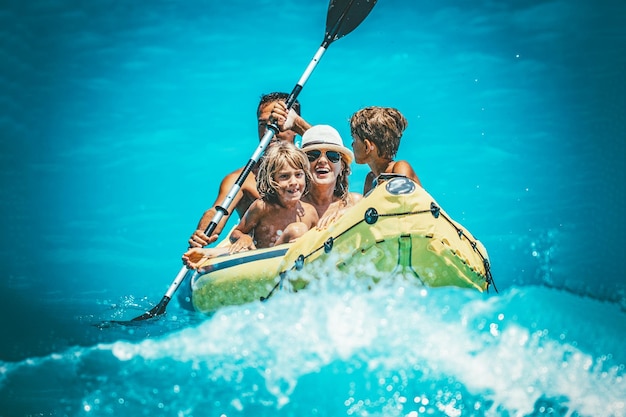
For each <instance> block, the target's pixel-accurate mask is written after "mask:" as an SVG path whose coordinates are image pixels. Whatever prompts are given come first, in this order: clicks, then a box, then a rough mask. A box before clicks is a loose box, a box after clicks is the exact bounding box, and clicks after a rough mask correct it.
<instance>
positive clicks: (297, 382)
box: [0, 271, 626, 417]
mask: <svg viewBox="0 0 626 417" xmlns="http://www.w3.org/2000/svg"><path fill="white" fill-rule="evenodd" d="M318 272H319V271H318ZM318 276H319V275H318ZM564 305H570V308H569V309H567V310H564V309H563V306H564ZM571 305H576V306H577V308H571ZM607 316H610V317H612V318H613V319H612V320H611V321H610V322H607V320H606V319H605V318H606V317H607ZM611 330H612V331H611ZM625 330H626V318H625V317H624V314H623V313H622V312H621V311H620V308H619V306H617V305H614V304H608V303H602V302H598V301H596V300H592V299H586V298H581V297H577V296H575V295H572V294H570V293H567V292H562V291H559V290H554V289H547V288H543V287H523V288H511V289H509V290H508V291H506V292H505V293H502V294H500V295H494V294H491V295H489V294H479V293H476V292H473V291H468V290H460V289H456V288H441V289H432V288H428V289H426V288H420V287H416V286H414V285H412V284H409V283H408V282H407V281H406V280H404V279H402V278H401V277H399V278H398V279H395V280H391V281H387V282H385V283H384V284H378V285H375V286H372V285H371V282H365V280H363V279H362V278H360V279H357V278H356V277H354V276H351V277H346V276H339V275H338V274H336V273H333V272H328V275H327V278H324V279H320V280H317V281H314V282H313V283H312V284H311V286H310V288H308V289H307V291H301V292H299V293H295V294H293V293H287V292H280V293H278V294H276V295H275V296H273V297H272V299H271V300H270V301H269V302H266V303H260V302H259V303H253V304H249V305H246V306H235V307H228V308H224V309H222V310H220V311H218V313H216V314H215V315H214V316H213V317H211V318H208V319H206V320H204V321H202V322H200V323H198V324H196V325H193V326H191V327H187V328H185V329H183V330H177V331H174V332H172V333H170V334H167V335H166V336H162V337H158V338H147V339H145V340H142V341H140V342H129V341H125V340H119V341H116V342H114V343H108V344H99V345H96V346H93V347H88V348H81V347H75V348H72V349H70V350H68V351H65V352H63V353H58V354H53V355H49V356H47V357H43V358H31V359H28V360H26V361H22V362H19V363H4V364H2V368H1V378H2V379H1V382H0V383H1V384H2V385H1V388H0V396H1V397H0V398H1V399H2V403H4V405H3V409H11V410H14V411H17V412H21V413H23V414H27V413H34V412H49V411H51V410H56V411H59V410H62V411H63V412H64V413H68V414H72V415H89V414H94V413H95V414H101V413H112V414H115V415H128V416H131V415H132V416H137V415H149V414H152V415H154V414H157V415H158V414H167V415H180V416H193V415H196V416H197V415H210V416H213V415H215V416H221V415H227V416H235V415H242V416H243V415H258V416H264V415H268V416H269V415H273V416H275V415H355V416H372V415H380V416H383V415H384V416H410V417H417V416H419V415H441V416H460V415H463V416H465V415H472V416H490V415H519V416H522V415H523V416H530V415H533V416H534V415H563V416H570V415H579V416H587V415H588V416H592V415H593V416H623V415H625V413H626V405H625V402H624V398H626V382H625V381H624V364H625V363H626V353H625V349H624V345H623V342H622V341H621V340H619V337H618V336H615V335H620V334H624V331H625ZM14 392H21V393H23V396H22V397H21V398H12V399H11V400H9V399H8V398H9V394H10V393H14ZM6 407H9V408H6Z"/></svg>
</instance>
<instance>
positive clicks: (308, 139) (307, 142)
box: [301, 125, 354, 165]
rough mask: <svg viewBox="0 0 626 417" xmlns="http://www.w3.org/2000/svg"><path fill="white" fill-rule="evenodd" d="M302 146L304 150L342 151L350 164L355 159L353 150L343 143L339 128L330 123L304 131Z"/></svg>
mask: <svg viewBox="0 0 626 417" xmlns="http://www.w3.org/2000/svg"><path fill="white" fill-rule="evenodd" d="M301 148H302V150H303V151H304V152H306V151H310V150H312V149H326V150H329V151H337V152H339V153H341V155H342V156H343V159H344V160H345V161H346V163H347V164H348V165H349V164H350V163H351V162H352V160H353V159H354V154H353V153H352V151H351V150H350V149H348V148H346V147H345V146H344V145H343V140H342V139H341V135H339V132H337V129H335V128H334V127H332V126H329V125H315V126H313V127H311V128H310V129H309V130H307V131H306V132H304V135H302V146H301Z"/></svg>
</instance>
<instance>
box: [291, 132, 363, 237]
mask: <svg viewBox="0 0 626 417" xmlns="http://www.w3.org/2000/svg"><path fill="white" fill-rule="evenodd" d="M302 151H304V153H306V155H307V157H308V158H309V163H310V165H311V177H312V182H311V188H310V190H309V192H308V193H307V194H306V195H305V196H303V197H302V201H304V202H306V203H309V204H311V205H313V206H314V207H315V209H316V210H317V214H318V216H319V218H320V221H319V222H318V227H320V228H324V227H326V226H328V225H329V224H330V223H332V222H333V221H335V220H336V219H337V218H338V217H339V216H341V215H342V214H343V212H344V211H345V210H346V208H348V207H351V206H353V205H354V204H355V203H356V202H357V201H359V200H361V199H362V198H363V196H362V195H361V194H359V193H352V192H350V191H349V187H348V175H350V163H351V162H352V160H353V159H354V155H353V154H352V151H351V150H350V149H348V148H347V147H345V146H344V145H343V140H342V139H341V136H340V135H339V132H337V130H336V129H335V128H333V127H332V126H329V125H316V126H313V127H311V128H310V129H308V130H307V131H306V132H304V134H303V135H302Z"/></svg>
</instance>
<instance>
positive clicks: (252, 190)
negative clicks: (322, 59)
mask: <svg viewBox="0 0 626 417" xmlns="http://www.w3.org/2000/svg"><path fill="white" fill-rule="evenodd" d="M288 97H289V95H288V94H286V93H281V92H273V93H269V94H264V95H263V96H261V100H260V102H259V106H258V107H257V125H258V131H259V140H260V139H261V138H263V135H264V134H265V130H266V126H267V124H268V123H269V121H270V116H271V115H272V110H273V109H274V106H275V104H276V103H277V102H279V101H283V102H284V101H285V100H287V98H288ZM292 110H293V112H290V113H289V115H288V116H287V117H286V118H285V117H278V118H277V120H276V123H277V124H278V126H279V128H280V132H278V134H276V135H275V137H274V140H273V141H272V142H274V141H279V140H284V141H287V142H290V143H294V140H295V138H296V135H303V134H304V132H305V131H306V130H307V129H308V128H310V127H311V125H310V124H308V123H307V122H306V121H305V120H304V119H302V118H301V117H300V103H299V102H298V101H297V100H296V102H295V103H294V104H293V106H292ZM270 146H271V144H270ZM243 169H244V168H243V167H241V168H239V169H238V170H236V171H233V172H231V173H230V174H228V175H227V176H226V177H224V179H223V180H222V182H221V183H220V188H219V192H218V195H217V197H216V198H215V202H214V203H213V204H212V206H211V208H210V209H208V210H206V211H205V212H204V214H203V215H202V217H201V218H200V221H199V222H198V226H196V230H195V231H194V232H193V234H192V235H191V237H190V238H189V247H190V248H194V247H195V248H198V247H204V246H206V245H209V244H211V243H213V242H215V241H216V240H217V238H218V235H219V234H220V232H221V231H222V229H223V228H224V225H225V224H226V222H227V221H228V218H229V214H230V213H232V210H231V211H230V212H229V214H226V215H225V216H224V217H223V218H222V219H221V221H220V222H219V224H218V225H217V227H216V228H215V232H214V234H213V235H211V236H206V235H205V234H204V231H205V230H206V228H207V226H208V225H209V223H210V222H211V220H212V219H213V217H214V216H215V213H216V212H217V209H216V208H215V207H216V206H217V205H218V204H221V203H222V201H224V199H225V198H226V196H227V195H228V193H229V192H230V190H231V188H232V187H233V185H234V184H235V182H236V181H237V178H239V175H240V174H241V173H242V172H243ZM257 198H259V192H258V191H257V188H256V169H255V170H253V171H252V172H251V173H250V175H248V177H246V179H245V181H244V183H243V184H242V186H241V189H240V190H239V192H238V193H237V195H236V196H235V198H234V199H233V201H232V206H234V207H235V210H236V211H237V214H239V216H240V217H241V216H243V213H245V212H246V210H248V207H250V205H251V204H252V202H254V200H256V199H257Z"/></svg>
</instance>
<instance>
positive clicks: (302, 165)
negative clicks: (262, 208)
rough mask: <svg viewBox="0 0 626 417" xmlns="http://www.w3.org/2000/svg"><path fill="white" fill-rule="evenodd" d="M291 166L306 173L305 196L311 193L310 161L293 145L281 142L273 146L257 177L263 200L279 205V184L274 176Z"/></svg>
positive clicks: (268, 151) (262, 162)
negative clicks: (308, 192)
mask: <svg viewBox="0 0 626 417" xmlns="http://www.w3.org/2000/svg"><path fill="white" fill-rule="evenodd" d="M285 166H290V167H292V168H295V169H301V170H303V171H304V174H305V178H306V186H305V188H304V192H303V194H306V193H307V191H309V186H310V184H311V173H310V172H309V159H308V158H307V156H306V155H305V153H304V152H302V151H301V150H300V149H298V148H296V147H295V146H294V145H293V144H292V143H289V142H285V141H281V142H279V143H277V144H275V145H272V146H271V147H270V148H269V149H268V150H267V151H266V152H265V155H264V156H263V159H262V160H261V165H260V166H259V172H258V174H257V177H256V188H257V191H258V192H259V195H260V196H261V198H262V199H263V200H264V201H266V202H268V203H272V204H278V203H279V200H278V194H277V192H276V191H277V190H278V183H277V182H276V181H275V179H274V176H275V175H276V173H277V172H278V171H280V170H281V169H282V168H283V167H285Z"/></svg>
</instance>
